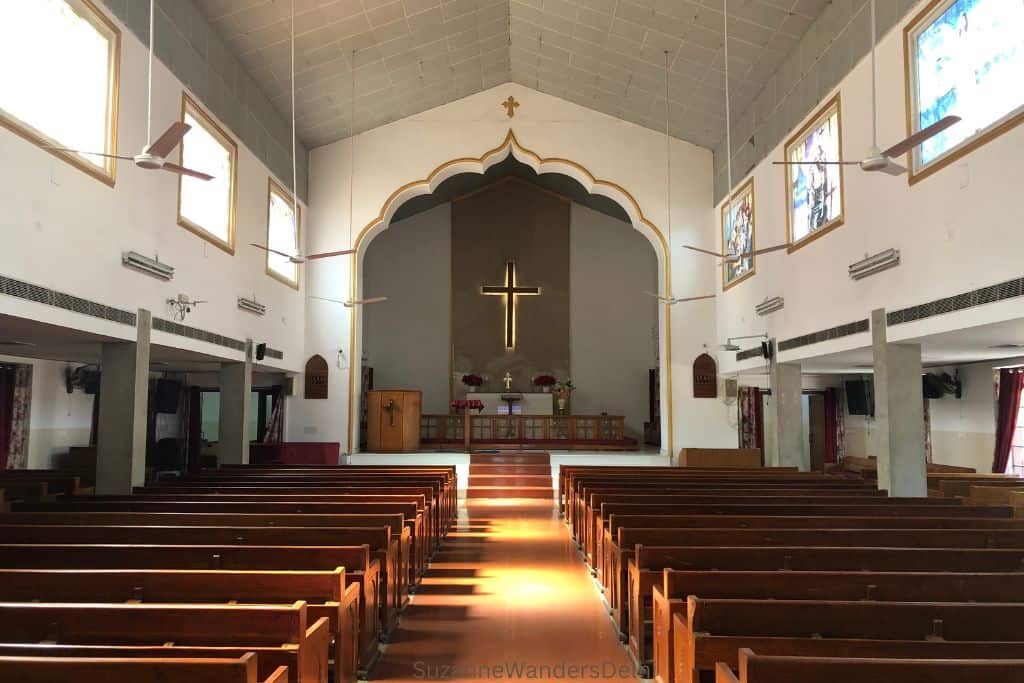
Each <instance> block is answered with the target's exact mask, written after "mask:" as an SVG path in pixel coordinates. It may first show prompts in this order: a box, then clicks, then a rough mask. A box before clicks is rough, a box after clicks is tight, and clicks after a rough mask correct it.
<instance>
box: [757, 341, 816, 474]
mask: <svg viewBox="0 0 1024 683" xmlns="http://www.w3.org/2000/svg"><path fill="white" fill-rule="evenodd" d="M774 343H775V340H772V345H773V346H774ZM769 381H770V383H771V390H772V398H771V401H770V402H769V406H770V408H769V410H770V411H771V416H770V419H769V422H770V424H771V430H772V436H773V438H772V439H768V440H766V442H765V446H766V447H767V446H769V445H770V451H769V452H768V453H766V454H765V464H766V465H768V466H769V467H798V468H799V469H800V471H801V472H807V471H810V469H811V463H810V459H809V458H806V457H805V456H804V446H803V443H804V425H803V409H802V405H801V400H802V396H803V380H802V376H801V371H800V364H799V363H777V362H775V361H774V360H773V361H772V366H771V373H770V377H769Z"/></svg>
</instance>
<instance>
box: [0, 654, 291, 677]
mask: <svg viewBox="0 0 1024 683" xmlns="http://www.w3.org/2000/svg"><path fill="white" fill-rule="evenodd" d="M256 667H257V655H256V654H255V653H253V652H247V653H245V654H244V655H242V656H241V657H237V658H234V659H228V658H223V659H158V658H141V657H140V658H138V659H132V658H127V657H121V658H115V657H107V658H100V657H79V658H75V657H4V656H0V680H4V681H19V683H53V681H65V680H67V681H71V680H74V681H77V682H80V683H92V682H94V681H96V682H99V683H106V682H107V681H131V682H132V683H169V682H170V681H194V682H195V683H286V681H287V680H288V667H287V666H279V667H277V668H276V669H274V671H273V672H272V673H271V674H270V675H269V676H267V677H261V676H259V674H258V671H257V668H256Z"/></svg>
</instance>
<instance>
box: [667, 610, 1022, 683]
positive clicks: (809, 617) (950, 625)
mask: <svg viewBox="0 0 1024 683" xmlns="http://www.w3.org/2000/svg"><path fill="white" fill-rule="evenodd" d="M1022 618H1024V604H1001V603H908V602H870V601H859V602H843V601H817V600H796V601H785V600H769V601H759V600H714V599H712V600H705V599H702V598H697V597H693V596H690V597H689V598H688V601H687V620H686V621H683V620H681V619H679V616H678V615H677V616H676V621H675V624H674V625H673V630H674V636H675V643H674V646H675V665H676V673H675V676H674V679H673V680H674V681H675V683H697V682H698V681H699V680H700V679H701V674H702V673H704V672H706V673H705V675H706V676H707V675H711V672H713V671H714V670H715V666H716V664H717V663H718V662H724V663H725V664H726V665H728V666H729V667H730V668H734V669H735V668H737V667H738V650H739V648H745V647H746V648H751V649H753V650H755V651H757V652H764V653H765V654H773V655H800V656H815V657H832V656H836V657H857V656H860V655H863V656H868V657H899V658H903V657H907V658H924V659H933V658H935V659H952V658H956V659H988V658H1000V659H1024V656H1022V653H1024V631H1022V630H1021V628H1020V623H1021V621H1020V620H1021V619H1022ZM868 653H870V654H868Z"/></svg>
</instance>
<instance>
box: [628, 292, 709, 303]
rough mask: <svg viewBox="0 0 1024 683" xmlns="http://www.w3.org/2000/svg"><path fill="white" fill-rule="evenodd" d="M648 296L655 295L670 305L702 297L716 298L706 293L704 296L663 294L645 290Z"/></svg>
mask: <svg viewBox="0 0 1024 683" xmlns="http://www.w3.org/2000/svg"><path fill="white" fill-rule="evenodd" d="M644 294H646V295H647V296H653V297H654V298H655V299H657V300H658V301H660V302H661V303H663V304H666V305H668V306H675V305H676V304H683V303H686V302H687V301H700V300H701V299H714V298H715V295H714V294H705V295H704V296H661V295H660V294H655V293H654V292H644Z"/></svg>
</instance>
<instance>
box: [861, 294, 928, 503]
mask: <svg viewBox="0 0 1024 683" xmlns="http://www.w3.org/2000/svg"><path fill="white" fill-rule="evenodd" d="M886 327H887V326H886V318H885V309H881V308H880V309H877V310H874V311H872V312H871V341H872V347H873V350H874V355H875V437H874V444H873V447H874V455H876V456H877V457H878V487H879V488H882V489H887V490H888V491H889V495H890V496H926V495H928V478H927V476H926V471H925V459H924V458H925V453H924V398H923V396H922V393H921V345H920V344H890V343H888V337H887V329H886Z"/></svg>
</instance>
